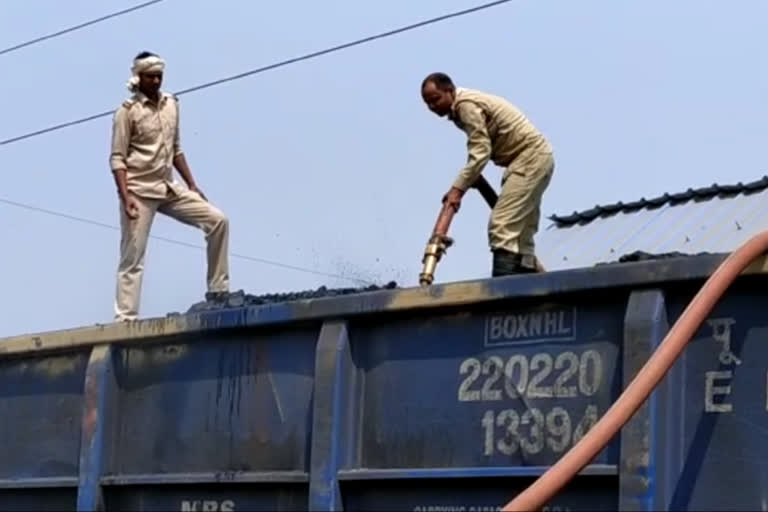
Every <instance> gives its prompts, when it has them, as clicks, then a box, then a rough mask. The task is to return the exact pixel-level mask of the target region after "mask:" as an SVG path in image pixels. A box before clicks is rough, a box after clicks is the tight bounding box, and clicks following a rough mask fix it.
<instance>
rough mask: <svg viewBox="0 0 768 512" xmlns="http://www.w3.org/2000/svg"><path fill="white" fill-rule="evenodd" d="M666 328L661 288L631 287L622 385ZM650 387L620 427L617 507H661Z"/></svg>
mask: <svg viewBox="0 0 768 512" xmlns="http://www.w3.org/2000/svg"><path fill="white" fill-rule="evenodd" d="M668 331H669V323H668V321H667V311H666V303H665V301H664V293H663V292H662V291H661V290H642V291H633V292H632V293H631V294H630V296H629V301H628V303H627V310H626V313H625V316H624V347H623V353H624V355H623V369H624V370H623V380H624V387H626V386H627V385H628V384H629V383H630V382H631V381H632V379H634V378H635V376H636V375H637V372H638V371H640V368H642V366H643V365H644V364H645V363H646V362H647V361H648V359H649V358H650V356H651V354H652V353H653V351H654V350H655V349H656V347H657V346H658V345H659V343H661V341H662V340H663V339H664V337H665V336H666V335H667V332H668ZM657 399H658V391H654V392H653V393H652V394H651V396H650V397H649V399H648V401H646V402H645V403H644V404H643V405H642V407H641V408H640V409H639V410H638V411H637V412H636V413H635V415H634V416H633V417H632V419H630V420H629V422H628V423H627V424H626V425H625V426H624V428H623V429H622V431H621V455H620V464H619V510H622V511H625V510H626V511H630V510H631V511H639V510H643V511H653V510H661V509H660V508H659V506H660V504H659V503H658V499H657V489H656V487H657V476H656V474H655V473H656V464H655V456H656V453H657V449H656V447H655V446H654V445H655V443H656V442H657V436H656V433H655V432H656V428H657V418H656V411H657V407H656V401H657Z"/></svg>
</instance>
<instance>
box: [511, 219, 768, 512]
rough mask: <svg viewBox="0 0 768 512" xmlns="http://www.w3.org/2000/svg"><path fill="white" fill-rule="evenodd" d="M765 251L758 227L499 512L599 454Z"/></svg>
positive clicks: (534, 503) (767, 243)
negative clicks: (574, 439) (599, 413)
mask: <svg viewBox="0 0 768 512" xmlns="http://www.w3.org/2000/svg"><path fill="white" fill-rule="evenodd" d="M766 250H768V231H763V232H761V233H759V234H757V235H755V236H753V237H752V238H750V239H749V240H748V241H747V242H746V243H744V244H743V245H742V246H740V247H739V248H738V249H736V250H735V251H734V252H732V253H731V254H730V255H729V256H728V257H727V258H726V259H725V261H723V262H722V263H721V264H720V266H718V268H717V270H715V272H714V273H713V274H712V275H711V276H710V277H709V279H707V281H706V283H704V286H702V288H701V290H699V292H698V293H697V294H696V296H695V297H694V298H693V300H692V301H691V302H690V304H688V306H687V307H686V308H685V311H683V314H682V315H680V318H678V320H677V321H676V322H675V324H674V325H673V326H672V328H671V329H670V331H669V333H668V334H667V336H666V337H665V338H664V340H663V341H662V342H661V344H660V345H659V347H658V348H657V349H656V350H655V351H654V353H653V354H652V355H651V357H650V358H649V359H648V361H647V362H646V363H645V365H644V366H643V367H642V368H641V369H640V371H639V372H638V373H637V376H635V378H634V379H632V382H630V384H629V385H628V386H627V388H626V389H625V390H624V392H623V393H622V394H621V395H620V396H619V398H618V400H616V402H615V403H614V404H613V405H612V406H611V408H610V409H608V411H607V412H606V413H605V414H604V415H603V417H602V418H600V420H599V421H598V422H597V423H596V424H595V425H594V426H593V427H592V428H591V429H590V430H589V432H588V433H587V434H586V435H585V436H584V437H583V438H582V439H581V440H580V441H579V442H578V443H576V444H575V445H574V446H573V447H572V448H571V449H570V450H569V451H568V452H567V453H566V454H565V455H564V456H563V457H562V458H561V459H560V460H559V461H557V463H556V464H554V465H553V466H551V467H550V468H549V469H548V470H547V471H546V472H545V473H544V474H543V475H541V476H540V477H539V478H538V479H537V480H536V481H535V482H534V483H533V484H531V486H530V487H528V488H527V489H525V490H524V491H523V492H522V493H520V494H518V495H517V497H515V499H513V500H512V501H510V502H509V503H508V504H507V505H506V506H505V507H504V508H503V509H502V510H503V511H505V512H511V511H529V510H539V509H540V508H541V507H542V506H543V505H544V504H545V503H547V502H548V501H549V500H550V499H551V498H552V496H554V495H555V493H557V492H558V491H559V490H560V489H561V488H563V487H564V486H565V485H566V484H567V483H568V482H569V481H570V480H571V479H572V478H573V477H574V476H576V474H577V473H578V472H579V471H581V470H582V469H583V468H584V467H585V466H586V465H587V464H589V462H590V461H591V460H592V459H593V458H594V457H595V456H596V455H597V454H598V453H600V451H601V450H603V448H605V446H606V445H607V444H608V443H609V442H610V441H611V439H612V438H613V437H614V436H615V435H616V433H617V432H618V431H619V430H620V429H621V428H622V427H623V426H624V425H625V424H626V423H627V421H629V419H630V418H631V417H632V415H633V414H634V413H635V412H636V411H637V410H638V409H639V408H640V406H641V405H642V404H643V402H644V401H645V400H646V399H647V398H648V396H650V394H651V392H652V391H653V389H654V388H655V387H656V386H657V385H658V383H659V382H660V381H661V379H662V378H664V375H665V374H666V373H667V372H668V371H669V369H670V368H671V367H672V365H673V364H674V362H675V360H676V359H677V358H678V356H679V355H680V353H681V352H682V351H683V348H685V346H686V344H687V343H688V342H689V341H690V340H691V338H692V337H693V335H694V334H695V333H696V331H697V330H698V329H699V327H700V326H701V324H702V322H703V321H704V320H705V319H706V317H707V315H709V313H710V312H711V311H712V308H714V306H715V304H716V303H717V301H718V300H720V298H721V297H722V295H723V293H725V291H726V290H727V289H728V287H729V286H730V285H731V284H732V283H733V281H734V280H735V279H736V278H737V277H738V276H739V274H741V272H742V271H743V270H744V269H745V268H746V267H747V266H748V265H749V264H750V263H752V261H753V260H755V259H756V258H757V257H759V256H760V255H761V254H763V253H764V252H765V251H766Z"/></svg>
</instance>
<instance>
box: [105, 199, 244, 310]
mask: <svg viewBox="0 0 768 512" xmlns="http://www.w3.org/2000/svg"><path fill="white" fill-rule="evenodd" d="M134 197H135V198H136V202H137V203H138V207H139V216H138V218H137V219H130V218H128V216H127V215H126V214H125V210H124V209H123V205H122V202H120V228H121V232H122V235H121V241H120V263H119V265H118V269H117V291H116V298H115V321H118V322H119V321H125V320H135V319H136V318H137V317H138V313H139V302H140V296H141V282H142V278H143V275H144V255H145V253H146V249H147V239H148V238H149V232H150V228H151V226H152V221H153V219H154V217H155V213H156V212H160V213H162V214H164V215H168V216H169V217H171V218H174V219H176V220H178V221H180V222H182V223H184V224H187V225H190V226H194V227H196V228H199V229H201V230H202V231H203V232H204V233H205V240H206V242H207V244H208V276H207V284H208V291H209V292H223V291H229V261H228V250H229V220H228V219H227V217H226V216H225V215H224V214H223V213H222V212H221V210H219V209H218V208H216V207H215V206H213V205H212V204H210V203H208V202H207V201H205V200H204V199H203V198H202V197H200V196H199V195H198V194H197V193H195V192H191V191H189V190H187V189H182V188H181V187H179V191H178V193H174V192H172V191H171V190H170V189H169V190H168V195H167V196H166V197H165V198H164V199H147V198H142V197H137V196H134Z"/></svg>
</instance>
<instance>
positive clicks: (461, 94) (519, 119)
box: [450, 87, 552, 190]
mask: <svg viewBox="0 0 768 512" xmlns="http://www.w3.org/2000/svg"><path fill="white" fill-rule="evenodd" d="M451 110H452V112H451V115H450V119H451V120H452V121H453V122H454V124H456V126H458V127H459V128H460V129H462V130H463V131H464V132H465V133H466V134H467V150H468V153H469V154H468V157H467V164H466V165H465V166H464V168H463V169H462V170H461V171H460V172H459V175H458V176H457V177H456V180H455V181H454V184H453V186H454V187H456V188H459V189H461V190H467V189H468V188H469V187H470V186H471V185H472V183H474V181H475V180H476V179H477V177H478V176H480V174H481V173H482V172H483V169H484V168H485V165H486V164H487V163H488V160H491V161H493V163H495V164H496V165H499V166H502V167H506V166H508V165H509V164H510V163H511V162H512V160H514V159H515V158H516V157H518V156H519V155H520V154H521V153H522V152H523V151H525V150H528V149H531V150H534V151H540V152H542V153H551V152H552V147H551V145H550V144H549V142H548V141H547V139H546V138H545V137H544V136H543V135H542V134H541V133H540V132H539V131H538V130H537V129H536V127H535V126H533V123H531V122H530V121H529V120H528V118H526V117H525V115H524V114H523V113H522V112H521V111H520V110H519V109H518V108H517V107H515V106H514V105H513V104H511V103H510V102H509V101H507V100H505V99H504V98H501V97H498V96H494V95H492V94H487V93H484V92H481V91H476V90H473V89H466V88H463V87H457V88H456V99H455V100H454V102H453V105H452V107H451Z"/></svg>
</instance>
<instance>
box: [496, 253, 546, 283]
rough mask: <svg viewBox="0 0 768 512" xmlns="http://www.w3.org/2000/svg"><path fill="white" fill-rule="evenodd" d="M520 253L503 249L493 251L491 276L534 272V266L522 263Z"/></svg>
mask: <svg viewBox="0 0 768 512" xmlns="http://www.w3.org/2000/svg"><path fill="white" fill-rule="evenodd" d="M522 259H523V257H522V255H520V254H518V253H514V252H510V251H507V250H504V249H496V250H494V251H493V270H492V272H491V276H492V277H501V276H508V275H513V274H530V273H534V272H536V269H535V268H528V267H525V266H523V264H522Z"/></svg>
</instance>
